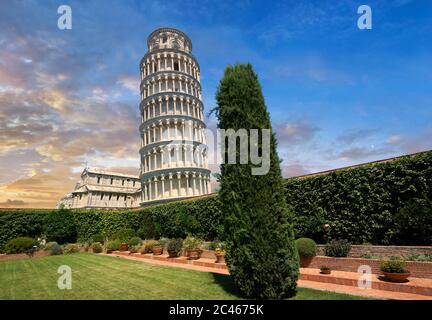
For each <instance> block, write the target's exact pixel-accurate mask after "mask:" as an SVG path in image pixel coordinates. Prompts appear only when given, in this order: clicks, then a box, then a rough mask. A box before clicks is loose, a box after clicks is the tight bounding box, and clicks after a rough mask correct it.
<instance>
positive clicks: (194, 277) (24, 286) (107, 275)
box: [0, 253, 362, 300]
mask: <svg viewBox="0 0 432 320" xmlns="http://www.w3.org/2000/svg"><path fill="white" fill-rule="evenodd" d="M61 265H68V266H70V267H71V268H72V289H71V290H60V289H58V288H57V279H58V277H60V274H58V273H57V269H58V267H59V266H61ZM240 298H241V297H240V295H239V294H238V292H237V291H236V290H235V288H234V286H233V284H232V282H231V279H230V278H229V277H228V276H225V275H220V274H213V273H206V272H198V271H192V270H186V269H181V268H171V267H159V266H152V265H150V264H146V263H143V262H139V261H131V260H126V259H123V258H117V257H107V256H98V255H95V254H90V253H77V254H71V255H62V256H51V257H44V258H33V259H28V260H15V261H0V299H210V300H216V299H240ZM295 299H301V300H303V299H306V300H307V299H313V300H317V299H320V300H328V299H335V300H345V299H350V300H351V299H362V298H361V297H354V296H350V295H344V294H338V293H331V292H322V291H317V290H311V289H304V288H299V290H298V294H297V296H296V297H295Z"/></svg>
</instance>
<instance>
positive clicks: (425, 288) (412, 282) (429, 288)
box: [300, 268, 432, 296]
mask: <svg viewBox="0 0 432 320" xmlns="http://www.w3.org/2000/svg"><path fill="white" fill-rule="evenodd" d="M361 276H362V274H360V273H355V272H344V271H332V273H331V274H330V275H324V274H321V273H320V270H319V269H314V268H300V280H305V281H314V282H321V283H330V284H337V285H344V286H350V287H357V288H359V285H358V281H359V279H360V277H361ZM371 277H372V279H371V289H375V290H381V291H392V292H400V293H409V294H416V295H423V296H432V280H431V279H421V278H411V277H410V278H408V280H409V282H405V283H393V282H387V281H383V280H382V277H381V276H380V275H376V274H372V275H371ZM366 290H367V289H366Z"/></svg>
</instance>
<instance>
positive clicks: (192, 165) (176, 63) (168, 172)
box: [140, 28, 211, 205]
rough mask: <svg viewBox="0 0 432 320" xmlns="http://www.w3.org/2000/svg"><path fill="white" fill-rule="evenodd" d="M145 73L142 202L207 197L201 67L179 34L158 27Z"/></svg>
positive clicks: (150, 39) (142, 67)
mask: <svg viewBox="0 0 432 320" xmlns="http://www.w3.org/2000/svg"><path fill="white" fill-rule="evenodd" d="M147 46H148V52H147V53H146V54H145V55H144V57H143V58H142V60H141V63H140V71H141V85H140V90H141V103H140V111H141V126H140V133H141V149H140V156H141V185H142V203H141V205H146V204H148V203H154V202H159V201H165V200H174V199H178V198H187V197H193V196H200V195H204V194H208V193H210V192H211V190H210V170H209V169H208V166H207V147H206V141H205V135H204V129H205V123H204V106H203V103H202V101H201V84H200V67H199V64H198V62H197V60H196V59H195V57H194V56H193V55H192V54H191V52H192V42H191V40H190V39H189V37H188V36H187V35H186V34H185V33H183V32H182V31H180V30H177V29H172V28H160V29H157V30H155V31H153V32H152V33H151V34H150V36H149V37H148V40H147Z"/></svg>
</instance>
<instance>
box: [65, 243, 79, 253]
mask: <svg viewBox="0 0 432 320" xmlns="http://www.w3.org/2000/svg"><path fill="white" fill-rule="evenodd" d="M78 251H79V246H78V245H77V244H74V243H69V244H67V245H65V246H64V248H63V252H64V253H65V254H70V253H77V252H78Z"/></svg>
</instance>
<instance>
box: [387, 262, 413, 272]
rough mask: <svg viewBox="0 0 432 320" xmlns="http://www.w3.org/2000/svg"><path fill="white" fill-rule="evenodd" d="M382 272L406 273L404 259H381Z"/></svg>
mask: <svg viewBox="0 0 432 320" xmlns="http://www.w3.org/2000/svg"><path fill="white" fill-rule="evenodd" d="M380 269H381V271H382V272H389V273H408V270H406V264H405V262H404V261H397V260H394V261H382V262H381V265H380Z"/></svg>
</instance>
